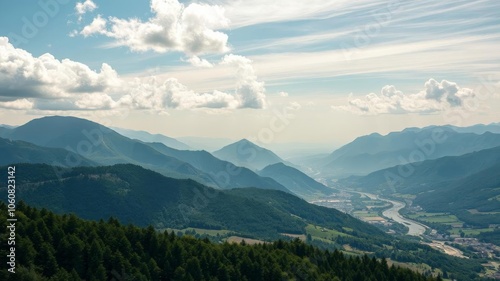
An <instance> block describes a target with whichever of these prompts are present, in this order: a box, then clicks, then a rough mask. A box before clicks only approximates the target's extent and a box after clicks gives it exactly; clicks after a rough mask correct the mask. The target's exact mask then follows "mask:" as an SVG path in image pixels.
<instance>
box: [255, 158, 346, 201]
mask: <svg viewBox="0 0 500 281" xmlns="http://www.w3.org/2000/svg"><path fill="white" fill-rule="evenodd" d="M259 175H261V176H264V177H270V178H272V179H274V180H276V181H277V182H279V183H280V184H282V185H283V186H285V187H286V188H288V189H289V190H290V191H292V192H293V193H295V194H297V195H299V196H300V197H302V198H305V199H311V198H315V197H318V196H325V195H331V194H332V193H334V192H336V191H335V190H334V189H331V188H329V187H326V186H325V185H323V184H321V183H319V182H317V181H315V180H314V179H312V178H310V177H309V176H308V175H306V174H304V173H302V172H301V171H299V170H297V169H295V168H292V167H289V166H287V165H285V164H283V163H276V164H272V165H269V166H267V167H265V168H264V169H262V170H261V171H260V172H259Z"/></svg>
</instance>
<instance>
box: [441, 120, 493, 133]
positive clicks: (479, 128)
mask: <svg viewBox="0 0 500 281" xmlns="http://www.w3.org/2000/svg"><path fill="white" fill-rule="evenodd" d="M447 127H450V128H451V129H453V130H454V131H456V132H458V133H474V134H478V135H481V134H484V133H486V132H490V133H494V134H500V123H491V124H488V125H484V124H477V125H474V126H469V127H457V126H451V125H450V126H447Z"/></svg>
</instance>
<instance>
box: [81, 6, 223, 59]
mask: <svg viewBox="0 0 500 281" xmlns="http://www.w3.org/2000/svg"><path fill="white" fill-rule="evenodd" d="M151 11H152V12H153V13H154V16H153V17H152V18H150V19H148V20H147V21H145V22H144V21H141V20H140V19H137V18H133V19H120V18H116V17H110V18H109V20H108V23H109V25H110V26H109V28H107V27H106V20H103V19H102V18H100V17H99V16H98V17H97V18H95V19H94V21H93V22H92V23H91V24H90V25H88V26H85V27H84V28H83V29H82V31H81V34H82V35H84V36H89V35H91V34H102V35H105V36H107V37H110V38H113V39H115V40H116V42H115V44H114V45H116V46H127V47H128V48H130V49H131V50H132V51H137V52H144V51H149V50H152V51H154V52H158V53H165V52H169V51H179V52H184V53H186V54H188V55H200V54H207V53H225V52H228V51H229V50H230V48H229V46H228V44H227V39H228V36H227V35H226V34H225V33H223V32H220V31H216V30H218V29H224V28H227V27H228V26H229V20H228V19H227V18H226V17H225V16H224V9H223V8H222V7H220V6H211V5H206V4H197V3H191V4H189V5H188V6H184V4H182V3H179V2H178V1H177V0H152V1H151Z"/></svg>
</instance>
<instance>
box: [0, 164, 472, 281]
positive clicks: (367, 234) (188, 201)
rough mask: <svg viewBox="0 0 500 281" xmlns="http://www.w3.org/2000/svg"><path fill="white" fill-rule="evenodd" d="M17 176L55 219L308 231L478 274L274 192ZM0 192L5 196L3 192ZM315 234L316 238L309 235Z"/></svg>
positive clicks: (40, 169)
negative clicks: (58, 216)
mask: <svg viewBox="0 0 500 281" xmlns="http://www.w3.org/2000/svg"><path fill="white" fill-rule="evenodd" d="M16 174H17V175H22V177H21V176H19V177H18V179H17V182H16V196H17V197H18V198H23V200H24V201H25V202H26V203H28V204H29V205H31V206H35V207H39V208H41V207H44V208H47V209H49V210H51V211H54V212H56V213H59V214H63V213H73V214H76V215H78V216H79V217H82V218H85V219H90V220H95V221H97V220H100V219H106V220H107V219H108V218H109V217H111V216H113V217H115V218H117V219H118V220H119V221H120V222H121V223H126V224H129V223H132V224H135V225H138V226H147V225H150V224H151V225H153V226H154V227H155V228H157V229H165V228H175V229H185V228H186V227H194V228H199V229H208V230H220V231H222V230H228V231H230V232H232V233H234V234H236V235H238V236H242V237H248V238H256V239H264V240H276V239H290V238H288V236H283V235H282V233H286V234H287V235H303V234H306V233H307V234H311V233H312V234H311V236H312V239H311V240H309V243H311V244H312V245H317V246H320V247H322V248H327V249H331V250H332V249H339V248H340V249H344V245H349V248H350V249H353V250H351V252H349V253H350V254H360V253H375V256H376V257H379V258H381V257H389V256H391V258H392V259H393V260H397V261H402V262H410V261H411V262H415V263H425V264H428V265H429V266H432V267H434V268H442V269H443V270H444V271H447V272H453V273H454V274H456V276H465V275H469V274H470V273H471V272H479V271H480V270H481V269H482V267H481V265H480V264H478V263H477V262H475V261H470V260H467V261H466V263H464V262H465V261H464V260H462V259H459V258H453V257H449V256H446V255H444V254H442V253H440V252H438V251H436V250H433V249H431V248H430V247H428V246H426V245H419V244H417V243H415V242H409V241H407V240H405V239H404V238H398V237H393V236H390V235H388V234H385V233H383V232H381V231H380V230H379V229H378V228H376V227H374V226H371V225H370V224H367V223H364V222H362V221H360V220H358V219H355V218H353V217H351V216H349V215H346V214H344V213H341V212H339V211H337V210H335V209H329V208H326V207H321V206H316V205H312V204H309V203H307V202H306V201H304V200H302V199H300V198H298V197H295V196H293V195H290V194H288V193H285V192H281V191H277V190H262V189H256V188H242V189H232V190H227V191H217V190H215V189H211V188H209V187H205V186H203V185H200V184H198V183H196V182H194V181H192V180H178V179H172V178H166V177H164V176H162V175H160V174H158V173H155V172H153V171H148V170H145V169H143V168H141V167H139V166H134V165H130V164H127V165H123V164H120V165H114V166H108V167H95V168H94V167H80V168H73V169H67V170H61V171H60V174H59V175H62V177H60V178H57V175H56V174H55V172H54V169H53V168H52V167H51V166H48V165H30V164H26V165H18V166H17V168H16ZM0 191H1V192H5V187H2V188H0ZM3 200H5V199H2V201H3ZM311 227H312V229H313V230H314V229H316V231H313V230H311ZM320 229H321V231H320ZM310 231H313V232H310ZM318 231H319V233H321V234H316V232H318ZM323 231H325V232H323ZM317 235H320V236H317ZM325 235H327V236H325ZM215 238H216V237H215ZM216 239H218V238H216ZM464 274H465V275H464ZM461 280H470V278H462V279H461Z"/></svg>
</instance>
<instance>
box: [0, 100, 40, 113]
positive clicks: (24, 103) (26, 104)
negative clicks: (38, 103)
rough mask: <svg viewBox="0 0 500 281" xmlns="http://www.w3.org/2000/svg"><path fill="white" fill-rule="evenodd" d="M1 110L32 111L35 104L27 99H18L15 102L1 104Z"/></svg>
mask: <svg viewBox="0 0 500 281" xmlns="http://www.w3.org/2000/svg"><path fill="white" fill-rule="evenodd" d="M0 108H5V109H17V110H20V109H32V108H33V102H32V101H29V100H27V99H18V100H13V101H6V102H0Z"/></svg>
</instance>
